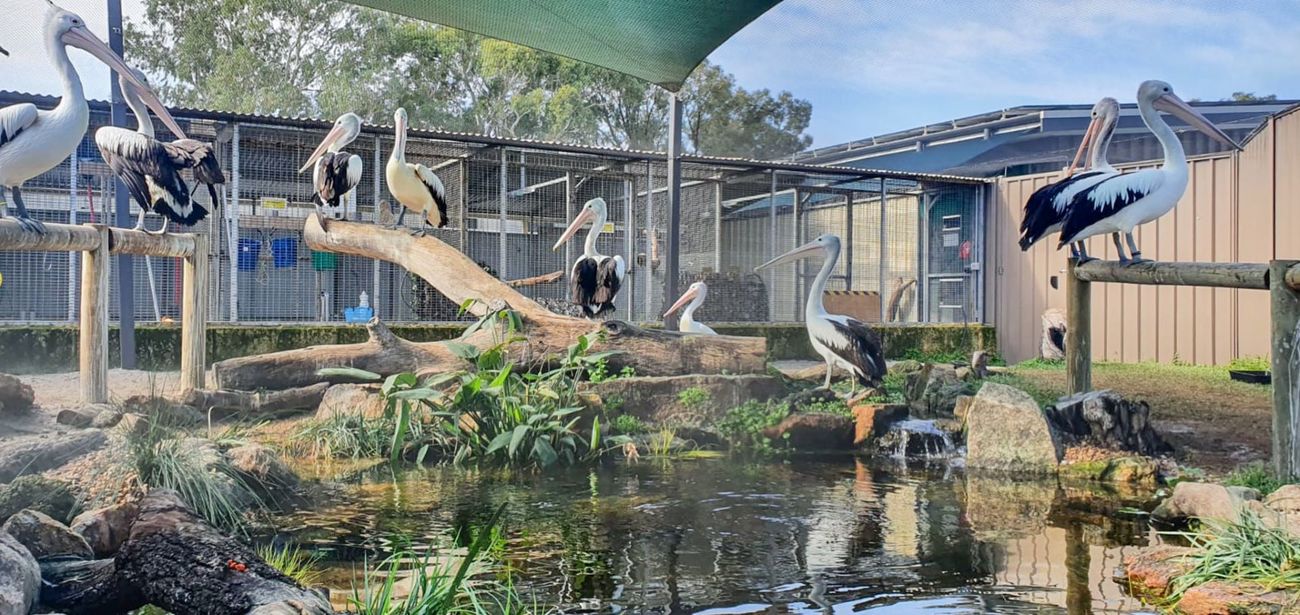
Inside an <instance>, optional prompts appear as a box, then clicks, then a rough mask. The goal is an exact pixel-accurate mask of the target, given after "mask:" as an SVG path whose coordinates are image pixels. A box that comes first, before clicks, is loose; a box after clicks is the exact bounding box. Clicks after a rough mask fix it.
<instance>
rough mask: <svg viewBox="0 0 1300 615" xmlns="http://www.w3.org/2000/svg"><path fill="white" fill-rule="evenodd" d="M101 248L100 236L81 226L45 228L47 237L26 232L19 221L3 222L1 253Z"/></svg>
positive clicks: (60, 225)
mask: <svg viewBox="0 0 1300 615" xmlns="http://www.w3.org/2000/svg"><path fill="white" fill-rule="evenodd" d="M97 247H99V232H98V231H96V230H95V229H94V227H91V226H88V225H80V224H52V223H47V224H46V225H45V233H44V234H37V233H32V232H30V231H27V230H26V229H24V228H23V227H22V226H21V225H19V224H18V221H17V220H13V219H4V220H0V251H3V252H18V251H22V252H81V251H85V250H94V249H95V248H97Z"/></svg>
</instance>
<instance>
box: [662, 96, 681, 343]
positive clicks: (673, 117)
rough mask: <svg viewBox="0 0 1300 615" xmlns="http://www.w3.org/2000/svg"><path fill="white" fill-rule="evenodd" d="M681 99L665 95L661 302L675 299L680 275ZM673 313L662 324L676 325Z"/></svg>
mask: <svg viewBox="0 0 1300 615" xmlns="http://www.w3.org/2000/svg"><path fill="white" fill-rule="evenodd" d="M681 155H682V99H681V97H680V96H678V95H677V93H675V92H674V93H671V94H669V95H668V237H667V240H666V241H665V242H664V244H665V245H664V270H665V271H664V301H665V302H668V301H674V300H676V299H677V294H678V293H677V281H678V278H679V277H681V271H680V265H681V260H680V258H681V254H679V252H680V251H681V239H682V160H681ZM679 317H680V316H679V315H678V314H673V315H671V316H668V317H665V318H664V327H665V328H669V329H676V328H677V319H678V318H679Z"/></svg>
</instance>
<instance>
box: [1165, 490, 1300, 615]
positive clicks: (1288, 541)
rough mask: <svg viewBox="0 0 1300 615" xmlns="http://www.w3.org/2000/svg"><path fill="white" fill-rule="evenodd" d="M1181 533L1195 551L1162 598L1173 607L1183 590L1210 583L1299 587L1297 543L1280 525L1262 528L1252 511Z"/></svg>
mask: <svg viewBox="0 0 1300 615" xmlns="http://www.w3.org/2000/svg"><path fill="white" fill-rule="evenodd" d="M1181 535H1182V536H1184V537H1185V538H1187V540H1188V542H1190V543H1191V545H1192V546H1193V547H1194V548H1196V549H1198V550H1199V553H1197V554H1196V555H1195V556H1192V562H1193V564H1194V565H1193V567H1192V569H1191V570H1189V571H1188V572H1187V573H1186V574H1183V575H1182V576H1179V577H1177V578H1175V579H1174V580H1173V582H1172V583H1171V584H1170V593H1169V595H1168V599H1169V600H1170V602H1171V603H1172V604H1174V605H1176V604H1177V603H1178V601H1179V600H1181V599H1182V597H1183V595H1184V594H1185V593H1186V592H1187V590H1189V589H1191V588H1193V587H1196V586H1198V585H1202V584H1205V583H1208V582H1210V581H1225V582H1228V583H1234V584H1238V583H1240V584H1253V585H1258V586H1260V587H1263V588H1264V589H1265V590H1268V591H1275V590H1300V541H1298V540H1295V539H1293V538H1291V536H1290V534H1288V533H1287V531H1286V529H1285V528H1272V527H1268V526H1267V525H1266V524H1265V523H1264V521H1263V519H1261V518H1260V517H1259V515H1257V514H1255V513H1253V512H1250V511H1242V514H1241V518H1240V519H1239V520H1238V521H1235V522H1228V521H1214V520H1211V521H1207V522H1206V523H1205V524H1204V525H1203V526H1202V527H1201V529H1200V531H1198V532H1189V533H1182V534H1181Z"/></svg>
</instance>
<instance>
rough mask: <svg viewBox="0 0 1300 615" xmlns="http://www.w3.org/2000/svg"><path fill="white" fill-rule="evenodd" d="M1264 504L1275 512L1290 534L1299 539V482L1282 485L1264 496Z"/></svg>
mask: <svg viewBox="0 0 1300 615" xmlns="http://www.w3.org/2000/svg"><path fill="white" fill-rule="evenodd" d="M1264 506H1266V507H1267V508H1268V509H1269V510H1271V511H1273V512H1275V513H1277V515H1278V517H1280V519H1279V521H1280V522H1281V523H1283V524H1285V526H1286V528H1287V531H1289V532H1290V533H1291V535H1292V536H1294V537H1296V538H1297V539H1300V484H1292V485H1283V486H1282V487H1281V488H1279V489H1278V490H1277V491H1274V492H1273V493H1270V494H1268V497H1267V498H1264Z"/></svg>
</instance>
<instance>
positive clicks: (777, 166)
mask: <svg viewBox="0 0 1300 615" xmlns="http://www.w3.org/2000/svg"><path fill="white" fill-rule="evenodd" d="M58 101H59V98H58V97H57V96H48V95H44V94H32V93H28V92H14V91H9V90H0V105H6V104H12V103H16V102H31V103H34V104H36V105H38V106H48V107H53V106H54V105H57V104H58ZM89 102H90V106H91V108H92V109H96V110H98V111H102V112H107V111H108V109H109V104H108V101H104V100H91V101H89ZM168 109H169V110H170V111H171V112H172V115H174V116H176V118H177V119H190V120H211V121H219V122H241V123H247V124H259V125H264V126H281V127H289V128H303V129H307V130H320V131H325V130H329V128H330V126H332V125H333V122H330V121H326V120H320V119H316V118H307V117H283V116H279V115H257V114H248V113H231V112H228V111H218V110H213V109H197V108H189V107H168ZM392 131H393V127H392V126H391V125H387V124H366V125H365V127H364V128H363V129H362V132H363V134H372V135H381V134H388V133H391V132H392ZM410 134H411V136H413V137H417V138H422V139H437V140H445V141H456V142H462V143H473V144H478V145H483V146H504V147H513V148H521V149H538V150H550V151H559V152H565V153H571V154H583V155H590V156H598V157H603V158H610V159H615V160H634V161H650V162H662V163H667V161H668V154H667V153H665V152H657V151H645V150H632V149H617V148H612V147H593V146H586V145H576V144H573V143H561V142H558V141H544V140H539V139H521V138H513V137H493V136H489V135H483V134H477V133H469V132H457V131H451V130H438V129H432V130H430V129H423V130H422V129H416V128H412V129H411V130H410ZM681 160H682V162H684V163H686V164H697V165H708V166H715V167H727V168H733V169H736V170H749V169H754V170H760V169H761V170H768V169H773V170H776V171H790V172H797V173H823V174H828V175H849V176H853V177H870V178H878V177H884V178H886V179H908V180H913V181H936V182H949V183H986V182H987V181H988V180H986V179H984V178H978V177H965V176H960V175H946V174H938V173H912V172H907V171H892V170H883V169H866V168H859V167H851V166H839V165H822V164H810V163H801V162H797V161H768V160H755V159H748V158H728V157H720V156H702V155H685V156H682V158H681Z"/></svg>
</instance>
